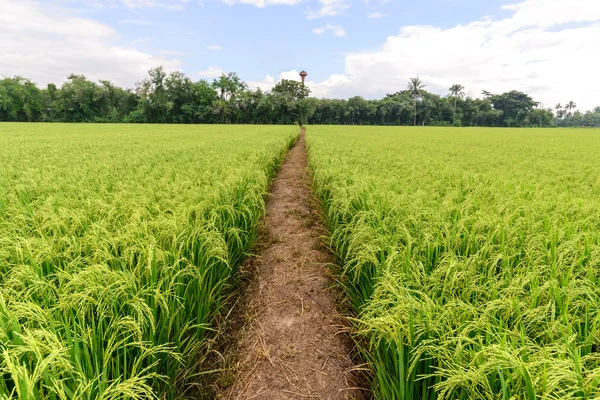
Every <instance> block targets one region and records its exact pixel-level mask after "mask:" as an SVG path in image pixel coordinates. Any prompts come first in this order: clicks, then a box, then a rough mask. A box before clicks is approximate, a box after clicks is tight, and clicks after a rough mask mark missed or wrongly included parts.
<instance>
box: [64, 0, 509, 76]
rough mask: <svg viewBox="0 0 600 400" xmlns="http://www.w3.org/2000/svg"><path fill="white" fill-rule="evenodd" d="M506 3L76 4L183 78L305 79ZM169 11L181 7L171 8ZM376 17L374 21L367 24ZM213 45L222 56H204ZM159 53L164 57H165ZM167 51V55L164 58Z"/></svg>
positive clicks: (471, 0)
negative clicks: (301, 75)
mask: <svg viewBox="0 0 600 400" xmlns="http://www.w3.org/2000/svg"><path fill="white" fill-rule="evenodd" d="M504 3H506V1H504V2H503V1H500V0H485V1H481V0H426V1H406V0H402V1H378V0H371V1H368V2H367V1H363V0H358V1H356V0H355V1H348V2H347V5H348V8H346V9H344V10H342V11H340V14H339V15H336V16H324V17H321V18H313V19H309V18H308V16H309V15H308V12H309V10H318V9H319V8H320V7H322V5H321V4H320V3H319V2H318V1H303V2H301V3H299V4H296V5H291V6H290V5H285V4H278V5H273V6H267V7H264V8H258V7H256V6H254V5H251V4H234V5H230V4H225V3H223V2H220V1H214V0H207V1H203V2H198V1H190V2H188V3H181V4H177V3H176V2H170V3H168V4H167V8H165V7H109V6H104V7H90V6H89V4H86V3H83V4H74V5H72V6H71V7H72V8H74V9H79V10H80V12H81V13H82V14H81V15H85V16H87V17H90V18H94V19H96V20H98V21H101V22H104V23H106V24H108V25H110V26H113V27H115V29H117V31H118V33H119V34H120V35H121V36H122V39H123V40H124V42H125V43H130V44H132V45H134V46H135V47H137V48H139V49H142V50H143V51H146V52H148V53H151V54H156V53H158V54H160V52H161V51H162V52H173V55H176V56H177V57H178V58H180V59H181V60H182V61H183V64H182V69H184V70H185V71H186V72H188V73H193V72H195V71H201V70H205V69H207V68H208V67H211V66H219V67H220V68H222V69H223V70H226V71H235V72H237V73H238V74H239V75H241V76H242V77H244V78H245V79H248V80H258V79H262V78H263V77H264V76H265V74H268V73H270V74H278V73H279V72H281V71H287V70H291V69H306V70H307V71H309V73H310V76H311V79H316V80H324V79H327V77H328V76H329V75H331V74H332V73H343V72H344V61H345V60H344V54H345V53H348V52H353V51H360V50H364V49H370V48H376V47H378V46H380V45H381V43H382V39H385V38H386V37H387V36H393V35H397V34H398V33H399V30H400V29H399V28H400V27H402V26H406V25H434V26H440V27H443V28H450V27H452V26H455V25H458V24H465V23H469V22H470V21H473V20H477V19H480V18H482V17H484V16H491V17H493V18H499V17H501V16H502V15H503V14H506V12H505V11H503V10H501V9H500V6H501V5H502V4H504ZM168 6H173V7H174V6H180V7H181V8H179V7H174V8H172V9H169V8H168ZM376 13H379V14H381V15H382V16H381V17H380V18H369V15H370V16H371V17H374V16H376V15H375V14H376ZM328 24H329V25H335V26H339V27H341V28H342V29H343V30H344V32H345V33H346V34H345V36H336V35H335V34H333V33H332V32H326V33H324V34H322V35H317V34H315V33H314V32H313V30H314V29H318V28H321V27H323V26H326V25H328ZM208 46H219V47H221V49H220V50H209V49H208ZM163 54H164V53H163ZM168 54H169V53H167V55H168Z"/></svg>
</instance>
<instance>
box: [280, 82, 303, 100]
mask: <svg viewBox="0 0 600 400" xmlns="http://www.w3.org/2000/svg"><path fill="white" fill-rule="evenodd" d="M271 92H272V93H273V94H275V95H280V96H286V97H288V98H290V99H291V100H303V99H306V98H308V96H310V89H309V88H308V86H306V85H305V84H304V83H302V82H298V81H291V80H289V79H282V80H281V82H277V83H276V84H275V86H273V90H271Z"/></svg>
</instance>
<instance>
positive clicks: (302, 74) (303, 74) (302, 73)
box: [300, 70, 308, 84]
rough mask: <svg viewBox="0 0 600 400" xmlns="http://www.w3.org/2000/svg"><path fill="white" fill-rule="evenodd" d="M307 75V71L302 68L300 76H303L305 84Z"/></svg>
mask: <svg viewBox="0 0 600 400" xmlns="http://www.w3.org/2000/svg"><path fill="white" fill-rule="evenodd" d="M306 75H308V74H307V73H306V71H305V70H302V71H301V72H300V78H302V83H303V84H304V80H305V79H306Z"/></svg>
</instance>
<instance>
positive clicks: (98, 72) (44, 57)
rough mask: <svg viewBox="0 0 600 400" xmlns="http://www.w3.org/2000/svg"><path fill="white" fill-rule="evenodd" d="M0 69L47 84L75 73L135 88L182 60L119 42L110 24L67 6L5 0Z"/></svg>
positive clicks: (1, 0)
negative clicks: (150, 74) (149, 73)
mask: <svg viewBox="0 0 600 400" xmlns="http://www.w3.org/2000/svg"><path fill="white" fill-rule="evenodd" d="M0 9H1V10H2V12H1V13H0V43H2V57H0V71H1V73H2V74H4V75H7V76H12V75H21V76H24V77H27V78H30V79H32V80H33V81H34V82H36V83H38V84H40V85H45V84H47V83H49V82H54V83H60V82H62V81H64V80H65V78H66V76H67V75H69V74H70V73H78V74H84V75H86V76H87V77H88V78H89V79H92V80H97V79H109V80H111V81H113V82H115V83H116V84H119V85H123V86H129V87H131V86H133V84H134V83H135V82H136V81H138V80H140V79H141V78H143V77H145V76H146V73H147V71H148V69H150V68H153V67H156V66H159V65H163V66H165V68H167V69H169V70H172V69H175V68H177V67H178V66H180V65H181V62H180V61H179V60H177V59H170V58H161V57H156V56H153V55H152V54H148V53H146V52H143V51H140V50H137V49H135V48H131V47H126V46H123V45H121V44H120V39H119V36H118V34H117V32H116V31H115V30H114V29H113V28H111V27H110V26H108V25H105V24H102V23H99V22H97V21H94V20H91V19H87V18H81V17H78V16H76V15H74V14H72V13H71V12H70V11H69V10H68V9H65V8H63V7H59V6H53V5H47V4H42V3H39V2H36V1H31V0H0Z"/></svg>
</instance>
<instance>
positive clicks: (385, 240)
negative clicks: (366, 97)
mask: <svg viewBox="0 0 600 400" xmlns="http://www.w3.org/2000/svg"><path fill="white" fill-rule="evenodd" d="M307 139H308V143H309V146H310V147H309V157H310V167H311V170H312V173H313V182H314V188H315V190H316V193H317V195H318V196H319V198H320V200H321V201H322V203H323V205H324V210H325V215H326V220H327V223H328V224H329V228H330V230H331V235H332V236H331V242H332V245H333V247H334V248H335V250H336V251H337V254H338V256H339V258H340V265H342V267H341V268H340V270H339V271H338V277H339V281H340V283H341V285H342V286H343V288H344V291H345V292H346V293H347V295H348V299H349V301H350V302H351V304H352V306H353V307H354V309H355V310H356V312H357V318H356V319H355V320H354V323H355V326H356V328H357V331H358V333H357V339H358V343H359V346H360V349H361V351H362V354H363V356H364V358H365V359H366V361H368V362H369V363H370V365H371V370H372V385H373V390H374V393H375V398H377V399H390V400H391V399H413V400H416V399H422V400H425V399H428V400H433V399H440V400H441V399H465V400H466V399H502V400H509V399H528V400H534V399H589V398H597V397H598V396H600V353H599V351H598V350H599V348H598V346H599V343H600V312H599V307H600V202H598V199H599V196H600V152H598V149H599V148H600V136H599V135H598V132H594V131H587V132H586V131H576V130H571V131H556V130H498V129H496V130H491V129H481V128H478V129H473V130H468V129H451V128H447V129H439V128H429V129H428V128H364V127H343V128H342V127H311V128H310V130H309V132H308V134H307Z"/></svg>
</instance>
